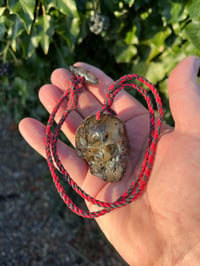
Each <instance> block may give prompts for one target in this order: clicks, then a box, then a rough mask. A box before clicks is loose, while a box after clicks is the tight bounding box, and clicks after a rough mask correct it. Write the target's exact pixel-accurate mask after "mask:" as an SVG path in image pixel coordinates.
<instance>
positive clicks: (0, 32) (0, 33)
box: [0, 16, 7, 40]
mask: <svg viewBox="0 0 200 266" xmlns="http://www.w3.org/2000/svg"><path fill="white" fill-rule="evenodd" d="M5 18H6V17H5V16H1V17H0V40H3V39H4V37H5V36H4V35H5V33H6V32H7V30H6V27H5V25H4V21H5Z"/></svg>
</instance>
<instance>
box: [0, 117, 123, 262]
mask: <svg viewBox="0 0 200 266" xmlns="http://www.w3.org/2000/svg"><path fill="white" fill-rule="evenodd" d="M0 119H1V124H0V140H1V145H0V184H1V185H0V265H1V266H13V265H14V266H15V265H17V266H18V265H19V266H23V265H26V266H27V265H30V266H43V265H48V266H51V265H52V266H57V265H59V266H62V265H96V266H98V265H99V266H100V265H103V266H104V265H105V266H107V265H108V266H112V265H113V266H126V265H127V264H126V263H125V262H124V261H123V260H122V259H121V258H120V257H119V255H118V254H117V252H115V250H114V248H113V247H112V246H111V245H110V244H109V243H108V241H107V240H106V239H105V237H104V236H103V234H102V233H101V232H100V230H99V229H98V227H97V225H96V223H95V221H94V220H89V219H83V218H80V217H78V216H76V215H74V214H73V213H71V211H70V210H69V209H68V208H67V207H66V206H64V204H63V202H62V200H61V199H60V197H59V195H58V194H57V192H56V190H55V187H54V184H53V182H52V181H51V177H50V174H49V170H48V168H47V164H46V162H45V160H44V159H42V158H41V157H40V156H39V155H38V154H37V153H36V152H34V151H33V150H32V149H31V148H30V147H29V146H28V145H27V144H26V143H25V141H24V140H23V139H22V137H21V136H20V134H19V133H18V130H17V125H16V123H15V122H13V121H12V119H11V118H9V117H8V115H7V116H5V115H1V116H0Z"/></svg>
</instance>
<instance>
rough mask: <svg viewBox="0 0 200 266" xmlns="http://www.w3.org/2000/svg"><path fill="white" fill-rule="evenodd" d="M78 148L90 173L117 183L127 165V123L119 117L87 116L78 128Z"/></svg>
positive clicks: (106, 115) (105, 115) (104, 115)
mask: <svg viewBox="0 0 200 266" xmlns="http://www.w3.org/2000/svg"><path fill="white" fill-rule="evenodd" d="M76 150H77V153H78V155H79V156H80V157H81V158H83V159H85V160H87V162H88V164H89V167H90V172H91V173H92V174H93V175H95V176H98V177H100V178H101V179H103V180H105V181H108V182H118V181H120V180H121V178H122V177H123V175H124V173H125V171H126V167H127V157H128V152H129V145H128V138H127V133H126V128H125V125H124V123H123V122H122V121H121V120H120V119H119V118H118V117H116V116H113V115H109V114H103V115H102V118H101V119H100V120H99V121H97V120H96V115H92V116H90V117H87V118H86V119H85V120H83V122H82V123H81V124H80V126H79V127H78V129H77V131H76Z"/></svg>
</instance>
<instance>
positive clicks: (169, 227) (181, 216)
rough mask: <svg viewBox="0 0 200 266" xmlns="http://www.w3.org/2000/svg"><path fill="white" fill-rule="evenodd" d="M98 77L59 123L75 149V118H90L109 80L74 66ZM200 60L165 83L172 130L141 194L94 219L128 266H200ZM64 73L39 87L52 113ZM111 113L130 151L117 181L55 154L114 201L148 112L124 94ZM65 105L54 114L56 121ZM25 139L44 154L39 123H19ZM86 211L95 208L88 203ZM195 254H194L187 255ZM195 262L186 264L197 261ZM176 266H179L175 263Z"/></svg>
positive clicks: (166, 131) (138, 154) (136, 162)
mask: <svg viewBox="0 0 200 266" xmlns="http://www.w3.org/2000/svg"><path fill="white" fill-rule="evenodd" d="M76 66H82V67H84V68H86V69H88V70H90V71H91V72H92V73H94V74H95V75H96V76H97V77H98V79H99V81H100V82H99V84H98V85H87V91H86V90H85V91H84V92H82V93H81V95H80V98H79V103H78V108H77V110H76V111H73V112H71V113H70V115H69V116H68V118H67V120H66V121H65V123H64V124H63V127H62V129H63V132H64V134H65V135H66V136H67V138H68V139H69V140H70V142H71V143H72V144H73V145H74V143H75V131H76V129H77V127H78V126H79V124H80V123H81V121H82V120H83V119H84V118H85V117H87V116H88V115H91V114H92V113H96V112H97V111H98V110H99V109H100V108H101V105H102V103H103V100H104V97H105V93H106V90H107V89H108V88H109V86H110V84H111V83H112V82H113V81H112V80H111V78H109V77H108V76H107V75H106V74H104V73H103V72H102V71H100V70H99V69H97V68H94V67H93V66H90V65H87V64H84V63H77V64H76ZM199 66H200V60H199V59H198V58H197V57H194V56H191V57H188V58H186V59H185V60H183V61H182V62H181V63H180V64H179V65H178V66H177V67H176V68H175V70H174V71H173V72H172V73H171V75H170V78H169V84H168V85H169V86H168V87H169V88H168V90H169V101H170V106H171V111H172V115H173V117H174V120H175V128H171V127H169V126H167V125H164V127H163V131H162V136H161V138H160V140H159V142H158V146H157V151H156V156H155V161H154V165H153V169H152V172H151V176H150V179H149V181H148V184H147V187H146V190H145V191H144V192H143V194H142V195H140V196H139V197H138V198H137V200H135V201H133V202H132V203H131V204H129V205H127V206H125V207H122V208H119V209H116V210H114V211H112V212H111V213H108V214H106V215H104V216H101V217H99V218H97V219H96V221H97V223H98V224H99V226H100V227H101V229H102V231H103V232H104V234H105V235H106V237H107V238H108V240H109V241H110V242H111V243H112V244H113V246H114V247H115V248H116V249H117V250H118V252H119V253H120V254H121V256H122V257H123V258H124V259H125V260H126V261H127V262H128V263H129V264H130V265H175V264H176V263H177V265H178V263H180V265H199V261H200V247H199V239H200V223H199V222H200V212H199V206H200V193H199V192H200V171H199V170H200V169H199V168H200V137H199V136H200V120H199V117H200V110H199V105H200V86H199V85H198V83H197V72H198V69H199ZM70 76H71V74H70V72H68V71H67V70H65V69H57V70H55V71H54V72H53V74H52V76H51V82H52V84H47V85H44V86H43V87H41V89H40V92H39V97H40V101H41V102H42V104H43V105H44V106H45V108H46V109H47V111H49V112H51V110H52V109H53V107H54V106H55V104H56V103H57V101H58V100H59V98H60V96H61V95H62V94H63V92H64V91H65V90H66V89H67V87H68V86H69V79H70ZM112 109H113V110H114V111H115V112H116V113H117V115H118V116H119V117H120V119H121V120H123V121H124V122H125V124H126V128H127V133H128V138H129V143H130V147H131V152H130V158H129V162H128V167H127V171H126V174H125V176H124V177H123V179H122V180H121V181H120V182H118V183H106V182H104V181H102V180H101V179H99V178H98V177H95V176H93V175H92V174H90V172H89V170H88V166H87V164H86V162H85V161H84V160H82V159H81V158H79V157H78V156H77V154H76V152H75V150H74V149H72V148H70V147H68V146H67V145H66V144H64V143H62V142H59V143H58V152H59V157H60V159H61V161H62V163H63V165H64V167H65V168H66V170H67V172H69V174H70V176H71V177H72V178H73V179H74V181H75V182H76V183H77V184H78V185H79V186H80V187H81V188H82V189H83V190H84V191H85V192H86V193H88V194H90V195H91V196H93V197H95V198H97V199H99V200H102V201H107V202H113V201H114V200H116V199H117V198H118V197H119V196H120V195H121V194H123V192H124V191H125V190H126V189H127V187H128V186H129V185H130V184H131V183H132V181H133V179H134V177H135V175H136V173H137V170H138V169H139V167H140V164H141V160H142V159H143V158H142V156H143V153H144V150H145V147H146V146H145V144H146V141H147V138H148V133H149V115H148V111H147V110H146V109H145V108H144V107H143V106H142V105H141V104H140V103H139V102H138V101H137V100H135V99H134V98H133V97H131V96H130V95H129V94H128V93H126V92H125V91H121V92H120V93H119V94H118V95H117V96H116V97H115V100H114V103H113V105H112ZM63 111H64V106H63V107H62V109H60V110H59V111H58V113H57V115H56V118H55V120H56V121H58V120H59V118H60V116H61V114H62V112H63ZM19 129H20V132H21V134H22V135H23V137H24V138H25V140H26V141H27V142H28V143H29V144H30V145H31V146H32V147H33V148H34V149H35V150H36V151H37V152H39V153H40V154H41V155H42V156H44V157H45V156H46V155H45V147H44V135H45V126H44V125H42V124H41V123H40V122H39V121H36V120H34V119H32V118H25V119H23V120H22V121H21V122H20V124H19ZM88 208H89V210H90V211H94V210H96V207H95V206H93V205H91V204H88ZM192 256H193V257H192ZM194 256H196V257H197V259H199V260H198V261H197V264H194V261H193V264H191V260H192V259H193V260H194V259H195V257H194ZM181 263H182V264H181Z"/></svg>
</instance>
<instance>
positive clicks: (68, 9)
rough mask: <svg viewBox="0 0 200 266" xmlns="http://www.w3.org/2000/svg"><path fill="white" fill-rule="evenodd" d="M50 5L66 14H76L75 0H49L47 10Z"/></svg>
mask: <svg viewBox="0 0 200 266" xmlns="http://www.w3.org/2000/svg"><path fill="white" fill-rule="evenodd" d="M52 7H54V8H55V9H58V10H59V11H60V12H61V13H63V14H65V15H68V16H73V17H74V16H77V15H78V12H77V7H76V1H75V0H51V1H50V3H49V5H48V10H49V9H50V8H52Z"/></svg>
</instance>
